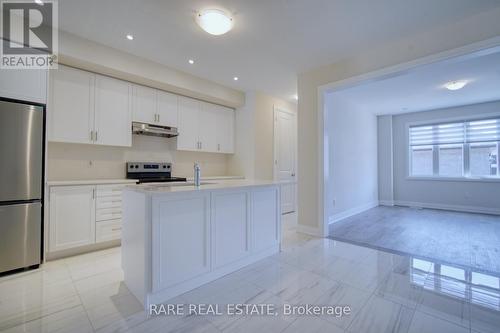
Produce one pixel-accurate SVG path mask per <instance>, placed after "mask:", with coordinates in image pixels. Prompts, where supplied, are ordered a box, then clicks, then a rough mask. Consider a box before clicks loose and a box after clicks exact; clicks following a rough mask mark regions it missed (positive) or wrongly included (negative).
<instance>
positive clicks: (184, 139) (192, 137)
mask: <svg viewBox="0 0 500 333" xmlns="http://www.w3.org/2000/svg"><path fill="white" fill-rule="evenodd" d="M199 109H200V102H199V101H197V100H195V99H192V98H186V97H179V124H178V125H179V128H178V130H179V136H178V137H177V149H178V150H198V149H199V148H198V142H199V139H198V121H199V120H198V113H199Z"/></svg>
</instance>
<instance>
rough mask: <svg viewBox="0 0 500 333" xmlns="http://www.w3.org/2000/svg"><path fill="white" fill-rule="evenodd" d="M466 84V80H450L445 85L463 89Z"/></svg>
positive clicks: (450, 87)
mask: <svg viewBox="0 0 500 333" xmlns="http://www.w3.org/2000/svg"><path fill="white" fill-rule="evenodd" d="M466 84H467V81H465V80H458V81H450V82H447V83H446V84H445V85H444V87H445V88H446V89H448V90H458V89H462V88H463V87H465V85H466Z"/></svg>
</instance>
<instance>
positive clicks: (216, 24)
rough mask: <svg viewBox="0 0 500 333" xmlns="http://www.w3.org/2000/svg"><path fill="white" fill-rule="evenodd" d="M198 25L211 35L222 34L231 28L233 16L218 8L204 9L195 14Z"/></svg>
mask: <svg viewBox="0 0 500 333" xmlns="http://www.w3.org/2000/svg"><path fill="white" fill-rule="evenodd" d="M196 22H197V23H198V25H199V26H200V27H201V28H202V29H203V30H205V31H206V32H208V33H209V34H211V35H215V36H218V35H223V34H225V33H226V32H228V31H229V30H231V29H232V28H233V18H232V17H230V16H229V15H227V14H226V13H225V12H224V11H222V10H220V9H206V10H203V11H201V12H199V13H198V14H197V15H196Z"/></svg>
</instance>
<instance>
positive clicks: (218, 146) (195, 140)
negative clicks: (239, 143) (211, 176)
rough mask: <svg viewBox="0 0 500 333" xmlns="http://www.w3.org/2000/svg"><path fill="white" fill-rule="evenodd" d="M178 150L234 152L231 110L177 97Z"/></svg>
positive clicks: (232, 112) (232, 114) (232, 115)
mask: <svg viewBox="0 0 500 333" xmlns="http://www.w3.org/2000/svg"><path fill="white" fill-rule="evenodd" d="M178 114H179V126H178V129H179V136H178V137H177V149H178V150H195V151H203V152H212V153H213V152H216V153H217V152H218V153H229V154H231V153H234V111H233V110H232V109H229V108H226V107H223V106H220V105H215V104H210V103H205V102H199V101H197V100H194V99H191V98H187V97H179V113H178Z"/></svg>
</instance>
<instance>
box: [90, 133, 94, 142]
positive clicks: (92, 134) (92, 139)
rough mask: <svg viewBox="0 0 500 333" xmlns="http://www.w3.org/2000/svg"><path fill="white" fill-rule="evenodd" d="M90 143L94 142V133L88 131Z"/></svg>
mask: <svg viewBox="0 0 500 333" xmlns="http://www.w3.org/2000/svg"><path fill="white" fill-rule="evenodd" d="M90 141H94V131H90Z"/></svg>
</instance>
